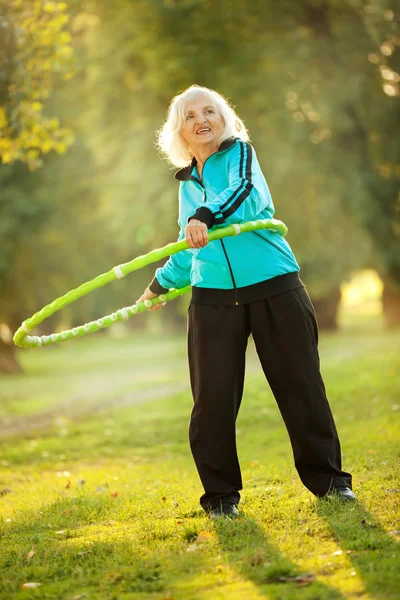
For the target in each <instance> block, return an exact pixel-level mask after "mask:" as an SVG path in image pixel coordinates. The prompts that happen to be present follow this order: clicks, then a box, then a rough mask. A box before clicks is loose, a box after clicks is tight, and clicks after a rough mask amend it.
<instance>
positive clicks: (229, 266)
mask: <svg viewBox="0 0 400 600" xmlns="http://www.w3.org/2000/svg"><path fill="white" fill-rule="evenodd" d="M158 143H159V148H160V149H161V150H162V151H163V153H164V154H165V156H166V158H167V159H168V160H169V161H170V162H171V163H172V164H173V165H174V166H176V167H180V170H179V171H178V172H177V173H176V175H175V178H176V179H177V180H178V181H179V182H180V183H179V219H178V223H179V227H180V235H179V240H182V239H186V241H187V243H188V244H189V246H190V250H187V251H185V252H181V253H179V254H176V255H174V256H172V257H171V258H170V259H169V260H168V261H167V263H166V264H165V265H164V266H163V267H162V268H160V269H157V271H156V273H155V278H154V279H153V281H152V283H151V284H150V286H149V287H148V288H147V289H146V290H145V292H144V294H143V295H142V296H141V298H140V299H139V300H140V301H143V300H146V299H149V298H154V297H155V296H156V295H159V294H161V293H165V292H166V291H168V290H169V289H171V288H181V287H184V286H186V285H189V284H191V285H192V286H193V290H192V298H191V303H190V306H189V328H188V353H189V368H190V381H191V388H192V393H193V400H194V406H193V410H192V415H191V421H190V428H189V437H190V445H191V449H192V453H193V457H194V460H195V463H196V466H197V469H198V472H199V475H200V479H201V482H202V484H203V487H204V494H203V495H202V496H201V498H200V504H201V506H202V507H203V508H204V510H205V511H206V512H207V513H208V514H210V516H211V517H218V516H221V515H227V516H236V515H237V514H238V509H237V505H238V503H239V500H240V494H239V490H241V489H242V478H241V473H240V466H239V461H238V456H237V451H236V435H235V424H236V418H237V415H238V411H239V408H240V403H241V400H242V394H243V384H244V375H245V353H246V346H247V340H248V337H249V335H250V334H252V336H253V339H254V342H255V347H256V350H257V354H258V356H259V358H260V362H261V365H262V368H263V371H264V374H265V376H266V378H267V380H268V383H269V385H270V387H271V389H272V392H273V394H274V396H275V399H276V401H277V403H278V406H279V409H280V411H281V414H282V417H283V420H284V422H285V425H286V428H287V430H288V433H289V437H290V441H291V444H292V449H293V454H294V461H295V465H296V469H297V471H298V473H299V476H300V479H301V481H302V482H303V484H304V485H305V486H306V487H307V488H308V489H309V490H310V491H311V492H312V493H313V494H315V495H316V496H335V497H339V498H342V499H344V500H355V498H356V497H355V495H354V494H353V492H352V491H351V475H350V474H349V473H346V472H344V471H342V467H341V454H340V444H339V439H338V435H337V431H336V427H335V423H334V420H333V417H332V413H331V410H330V407H329V404H328V400H327V398H326V394H325V388H324V383H323V381H322V378H321V374H320V370H319V356H318V349H317V342H318V329H317V323H316V319H315V313H314V309H313V306H312V304H311V301H310V298H309V296H308V294H307V292H306V290H305V288H304V285H303V283H302V282H301V280H300V278H299V275H298V272H299V266H298V264H297V262H296V259H295V257H294V255H293V253H292V251H291V249H290V247H289V245H288V243H287V242H286V240H285V239H283V238H282V237H281V236H279V235H277V234H276V233H273V232H271V231H267V230H262V231H254V232H251V233H243V234H241V235H239V236H238V237H233V238H230V237H229V238H225V239H224V240H216V241H213V242H210V243H208V233H207V232H208V230H209V229H211V228H215V227H218V226H225V225H230V224H232V223H241V222H244V221H251V220H254V219H267V218H271V217H272V216H273V214H274V206H273V203H272V199H271V195H270V192H269V189H268V186H267V183H266V181H265V178H264V176H263V173H262V171H261V168H260V165H259V163H258V161H257V156H256V153H255V151H254V148H253V147H252V146H251V145H250V144H249V136H248V133H247V130H246V127H245V125H244V124H243V122H242V121H241V119H239V117H238V116H237V115H236V113H235V111H234V110H233V108H232V107H231V106H230V105H229V104H228V102H227V101H226V100H225V99H224V98H223V97H222V96H221V95H220V94H218V93H217V92H215V91H213V90H210V89H208V88H204V87H200V86H197V85H193V86H191V87H190V88H188V89H187V90H186V91H184V92H183V93H181V94H179V95H178V96H176V97H175V98H174V99H173V101H172V103H171V105H170V109H169V113H168V118H167V121H166V123H165V124H164V126H163V128H162V129H161V131H160V132H159V140H158ZM155 308H160V306H157V307H155ZM153 310H154V309H153Z"/></svg>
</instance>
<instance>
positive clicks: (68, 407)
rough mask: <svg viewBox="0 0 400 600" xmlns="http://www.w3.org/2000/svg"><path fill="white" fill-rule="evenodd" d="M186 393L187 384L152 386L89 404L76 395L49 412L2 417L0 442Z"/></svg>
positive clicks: (83, 397)
mask: <svg viewBox="0 0 400 600" xmlns="http://www.w3.org/2000/svg"><path fill="white" fill-rule="evenodd" d="M184 391H187V392H188V393H189V392H190V390H189V382H184V383H181V384H170V385H161V386H156V387H154V385H153V386H152V387H151V388H149V389H142V390H138V391H137V392H130V393H124V394H120V395H118V394H117V395H112V396H111V397H110V395H107V396H105V397H104V396H103V397H101V398H99V399H98V400H96V401H94V398H93V397H92V398H91V400H92V401H91V402H89V403H88V401H87V396H86V395H85V394H83V393H82V394H79V395H77V396H76V397H73V398H69V399H68V401H64V402H63V403H61V404H59V405H57V406H56V407H52V408H51V409H50V410H47V411H42V412H39V413H35V414H32V415H22V416H20V415H18V416H13V417H3V418H2V419H1V422H0V439H1V438H6V437H12V436H16V435H28V434H30V433H31V432H33V431H37V430H40V431H43V430H46V429H49V428H51V427H53V426H54V425H56V424H57V420H58V419H60V417H61V418H62V419H68V420H77V419H78V420H79V419H81V418H84V417H87V416H89V415H96V414H99V413H102V412H105V411H107V410H110V409H112V408H122V407H124V406H129V405H134V404H140V403H141V402H148V401H150V400H155V399H156V398H162V397H164V396H169V395H171V394H177V393H180V392H184Z"/></svg>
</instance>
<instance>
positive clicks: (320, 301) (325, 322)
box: [312, 286, 341, 331]
mask: <svg viewBox="0 0 400 600" xmlns="http://www.w3.org/2000/svg"><path fill="white" fill-rule="evenodd" d="M340 299H341V291H340V287H339V286H338V287H335V288H334V289H332V290H331V291H330V293H329V294H327V295H326V296H322V297H320V298H312V302H313V304H314V308H315V312H316V313H317V320H318V327H319V329H326V330H331V331H332V330H335V329H337V328H338V322H337V318H338V312H339V304H340Z"/></svg>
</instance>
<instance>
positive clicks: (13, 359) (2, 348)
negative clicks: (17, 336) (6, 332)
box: [0, 338, 22, 373]
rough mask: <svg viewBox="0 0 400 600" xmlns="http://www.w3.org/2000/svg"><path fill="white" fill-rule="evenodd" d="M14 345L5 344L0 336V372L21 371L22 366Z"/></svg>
mask: <svg viewBox="0 0 400 600" xmlns="http://www.w3.org/2000/svg"><path fill="white" fill-rule="evenodd" d="M16 350H17V348H16V346H15V345H14V344H13V342H11V343H10V344H6V343H5V342H3V340H2V339H1V338H0V373H21V371H22V368H21V365H20V364H19V362H18V360H17V353H16Z"/></svg>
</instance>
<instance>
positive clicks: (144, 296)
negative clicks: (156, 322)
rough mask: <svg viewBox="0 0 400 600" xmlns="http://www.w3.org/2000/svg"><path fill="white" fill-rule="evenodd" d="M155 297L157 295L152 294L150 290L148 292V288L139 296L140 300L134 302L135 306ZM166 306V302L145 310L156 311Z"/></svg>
mask: <svg viewBox="0 0 400 600" xmlns="http://www.w3.org/2000/svg"><path fill="white" fill-rule="evenodd" d="M156 296H157V294H154V292H152V291H151V290H149V288H146V289H145V290H144V292H143V294H142V295H141V296H140V298H138V299H137V300H136V302H135V304H139V302H144V301H145V300H151V299H152V298H155V297H156ZM165 305H166V302H163V303H162V304H156V306H152V307H151V308H148V309H147V310H153V311H154V310H158V309H159V308H162V307H163V306H165Z"/></svg>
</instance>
